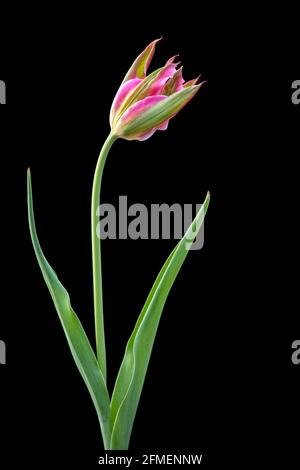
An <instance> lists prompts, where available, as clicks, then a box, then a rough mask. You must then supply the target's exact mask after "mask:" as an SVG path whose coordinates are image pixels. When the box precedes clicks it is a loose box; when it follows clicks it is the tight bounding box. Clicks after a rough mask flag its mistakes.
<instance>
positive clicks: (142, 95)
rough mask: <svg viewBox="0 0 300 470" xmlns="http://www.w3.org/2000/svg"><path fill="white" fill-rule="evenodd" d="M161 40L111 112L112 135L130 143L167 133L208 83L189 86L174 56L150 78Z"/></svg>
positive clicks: (137, 66)
mask: <svg viewBox="0 0 300 470" xmlns="http://www.w3.org/2000/svg"><path fill="white" fill-rule="evenodd" d="M158 41H159V39H157V40H155V41H153V42H151V44H149V46H147V47H146V49H145V50H144V51H143V52H142V53H141V54H140V55H139V56H138V57H137V59H136V60H135V61H134V63H133V65H132V66H131V68H130V69H129V71H128V73H127V74H126V76H125V78H124V80H123V82H122V84H121V87H120V89H119V91H118V92H117V94H116V97H115V99H114V101H113V104H112V107H111V112H110V125H111V130H112V134H114V135H116V136H117V137H122V138H123V139H126V140H146V139H149V137H151V136H152V135H153V134H154V132H155V131H157V130H166V129H167V127H168V124H169V120H170V119H171V118H172V117H174V116H175V115H176V114H177V113H178V112H179V111H180V110H181V109H182V108H183V107H184V106H185V105H186V104H187V103H188V102H189V101H190V100H191V99H192V98H193V96H194V95H195V94H196V93H197V91H198V90H199V89H200V88H201V86H202V85H203V83H204V82H202V83H199V84H198V85H197V81H198V78H199V77H198V78H196V79H194V80H190V81H188V82H186V83H185V81H184V80H183V77H182V67H181V68H179V69H177V66H178V65H179V62H175V60H176V57H177V56H174V57H172V58H171V59H169V60H168V62H167V63H166V65H165V66H164V67H161V68H160V69H157V70H155V71H154V72H152V73H151V74H150V75H148V76H147V70H148V67H149V65H150V63H151V60H152V57H153V55H154V52H155V46H156V43H157V42H158Z"/></svg>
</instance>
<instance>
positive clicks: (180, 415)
mask: <svg viewBox="0 0 300 470" xmlns="http://www.w3.org/2000/svg"><path fill="white" fill-rule="evenodd" d="M80 15H81V12H80V11H76V12H73V13H72V15H71V14H70V18H69V21H68V22H67V26H66V22H64V21H60V20H59V19H56V22H55V23H54V24H51V25H48V26H46V23H45V22H44V21H42V22H40V23H39V25H35V28H34V33H33V32H32V31H31V32H30V31H26V33H24V35H20V37H19V40H18V41H17V42H14V41H11V37H10V36H8V38H7V44H10V49H9V51H8V53H7V57H3V61H2V64H4V66H3V69H2V67H1V76H0V78H1V79H2V80H5V81H6V84H7V106H6V107H4V108H3V107H2V108H1V147H0V150H1V157H2V158H1V161H2V178H1V179H2V181H1V196H2V198H1V210H2V216H1V219H2V225H1V228H2V230H1V232H2V236H3V242H2V245H1V247H2V274H3V283H2V289H3V293H2V300H3V304H2V308H1V315H0V333H1V334H0V338H1V339H3V340H5V342H6V343H7V362H8V363H7V365H6V366H1V370H0V380H1V403H0V412H1V454H0V462H1V468H10V466H11V465H12V463H13V462H18V461H19V460H20V459H22V461H23V462H29V463H30V464H31V465H33V466H35V465H40V464H41V463H50V464H53V465H54V464H58V463H60V464H63V465H64V464H66V465H68V466H70V467H71V466H72V465H75V464H79V465H80V464H82V465H83V464H84V466H85V468H95V467H96V464H97V457H98V456H99V455H100V454H101V452H102V444H101V442H100V434H99V430H98V423H97V419H96V415H95V412H94V409H93V406H92V404H91V402H90V398H89V396H88V393H87V391H86V389H85V386H84V384H83V383H82V380H81V378H80V376H79V374H78V372H77V370H76V368H75V366H74V364H73V361H72V358H71V356H70V353H69V351H68V347H67V344H66V341H65V338H64V336H63V333H62V331H61V327H60V325H59V322H58V318H57V315H56V313H55V311H54V308H53V305H52V303H51V299H50V296H49V294H48V292H47V290H46V287H45V286H44V282H43V280H42V277H41V274H40V272H39V269H38V266H37V263H36V260H35V258H34V254H33V250H32V247H31V244H30V239H29V234H28V229H27V219H26V169H27V167H28V166H30V167H31V169H32V178H33V192H34V202H35V213H36V222H37V226H38V232H39V236H40V241H41V244H42V246H43V248H44V251H45V253H46V255H47V258H48V260H49V261H50V263H51V264H52V266H53V267H54V269H55V270H56V272H57V273H58V274H59V277H60V279H61V281H62V283H63V284H64V285H65V286H66V288H67V289H68V291H69V292H70V295H71V299H72V304H73V307H74V309H75V311H76V312H77V314H78V315H79V317H80V319H81V320H82V323H83V325H84V327H85V328H86V331H87V333H88V335H89V337H90V338H91V340H92V341H93V314H92V302H91V298H92V290H91V280H92V279H91V261H90V231H89V230H90V229H89V215H90V192H91V184H92V177H93V172H94V167H95V164H96V160H97V156H98V152H99V150H100V148H101V145H102V143H103V141H104V139H105V138H106V136H107V133H108V132H109V126H108V113H109V108H110V104H111V101H112V99H113V96H114V94H115V92H116V90H117V88H118V86H119V83H120V81H121V80H122V78H123V76H124V74H125V72H126V71H127V69H128V68H129V66H130V65H131V63H132V61H133V59H134V58H135V57H136V55H137V54H138V53H139V52H140V51H141V50H142V49H143V48H144V47H145V46H146V45H147V44H148V43H149V42H150V41H152V40H153V39H155V38H157V37H160V36H161V35H162V36H164V40H163V41H162V42H161V44H160V45H159V46H158V48H157V54H156V56H155V59H154V61H153V67H156V66H159V65H160V64H161V63H164V61H165V60H166V59H167V58H168V57H169V56H172V55H174V54H176V53H179V54H180V58H181V60H182V62H183V65H184V77H185V78H186V79H189V78H193V77H195V76H197V75H198V74H199V73H202V75H203V78H204V79H205V80H207V84H206V85H205V87H204V88H203V89H202V90H201V91H200V92H199V94H198V95H197V96H196V98H195V99H194V100H193V101H192V102H191V103H189V105H188V106H187V107H186V108H185V109H184V110H183V111H182V112H181V113H180V114H179V115H178V116H177V117H176V118H175V119H174V120H173V121H172V122H171V124H170V126H169V129H168V131H167V132H163V133H161V132H158V133H156V134H155V135H154V137H152V138H151V139H150V140H148V141H147V142H144V143H140V142H125V141H118V142H117V143H116V144H115V145H114V147H113V149H112V151H111V154H110V156H109V159H108V161H107V164H106V168H105V173H104V180H103V186H102V200H103V202H104V201H105V202H111V203H116V202H117V200H118V196H119V195H127V196H128V201H129V203H134V202H142V203H144V204H148V205H149V204H150V203H159V202H167V203H169V204H171V203H173V202H181V203H194V204H195V203H199V202H202V201H203V200H204V197H205V194H206V191H207V190H210V192H211V205H210V208H209V211H208V214H207V219H206V223H205V246H204V248H203V250H201V251H193V252H191V253H190V254H189V256H188V258H187V260H186V262H185V264H184V266H183V268H182V270H181V272H180V274H179V276H178V278H177V280H176V283H175V285H174V288H173V290H172V292H171V294H170V296H169V299H168V302H167V304H166V307H165V309H164V313H163V316H162V320H161V324H160V327H159V331H158V335H157V338H156V342H155V347H154V350H153V354H152V358H151V363H150V367H149V370H148V374H147V378H146V382H145V386H144V390H143V394H142V398H141V401H140V406H139V410H138V414H137V417H136V421H135V425H134V431H133V434H132V439H131V446H130V450H131V452H141V451H142V450H144V451H147V452H148V451H150V450H151V451H160V452H166V451H168V450H173V451H176V452H177V453H179V452H184V451H189V450H190V451H192V452H194V453H195V452H199V451H201V452H202V453H203V454H204V461H203V465H204V466H206V468H222V467H221V465H222V464H223V465H224V464H225V465H226V466H227V464H228V466H229V467H233V468H235V467H236V468H245V467H247V465H248V464H249V465H250V464H252V463H256V464H257V463H265V464H270V463H271V462H277V463H278V462H281V463H285V464H286V463H287V459H288V460H290V462H293V463H296V462H298V461H299V451H298V439H297V438H298V436H297V434H299V431H298V429H299V418H300V416H299V407H298V401H299V372H300V366H298V367H297V366H294V365H293V364H292V362H291V353H292V351H291V344H292V342H293V341H294V340H295V339H299V323H300V320H299V314H298V305H297V303H296V302H297V296H296V294H297V272H294V270H297V266H298V263H297V259H298V244H297V238H298V237H297V235H298V229H297V218H298V216H297V213H298V210H297V204H296V202H295V201H297V198H298V176H297V171H296V167H297V157H298V154H299V151H298V143H299V137H298V136H299V112H300V106H298V107H297V106H295V105H293V104H292V102H291V84H292V82H293V80H295V79H297V78H299V75H297V72H295V71H293V70H292V69H291V68H290V70H288V71H286V68H285V66H284V62H283V61H281V62H280V63H281V67H280V68H279V66H278V61H279V57H278V54H280V51H279V49H278V48H277V43H275V42H272V41H271V40H270V38H269V37H268V36H267V35H266V37H264V42H262V41H260V40H258V38H256V41H254V40H253V36H251V35H249V36H247V37H246V38H245V37H244V36H243V35H242V32H243V31H242V30H243V24H241V25H240V27H239V28H238V30H237V31H236V33H235V34H233V33H232V31H230V28H228V29H226V28H224V30H220V31H217V30H216V29H214V31H212V30H209V28H208V27H207V26H208V25H207V24H206V20H205V18H202V19H201V20H199V21H198V22H197V21H192V20H191V15H190V12H189V14H188V13H185V14H184V13H183V14H182V17H181V16H180V15H177V19H176V21H168V22H165V21H163V20H162V19H161V20H159V19H158V18H157V17H156V16H155V15H154V16H153V15H152V14H151V15H150V17H149V18H148V19H149V21H148V22H147V21H145V18H143V20H142V21H139V22H138V21H133V20H132V22H131V23H130V22H129V26H128V23H126V18H125V17H124V18H119V19H118V22H117V21H116V19H115V18H113V19H111V20H106V17H104V16H100V17H97V16H94V17H93V14H92V12H89V13H87V12H86V13H85V14H83V16H82V17H81V19H80V21H79V17H80ZM108 21H111V27H109V28H107V25H106V28H105V27H104V26H105V23H106V22H108ZM180 22H181V23H182V24H183V25H184V27H182V28H180V27H179V23H180ZM126 25H127V26H126ZM281 52H282V51H281ZM280 59H284V61H286V62H288V57H287V55H286V54H282V55H280ZM290 64H292V65H294V63H293V61H291V62H290ZM173 246H174V241H155V240H154V241H150V240H149V241H146V240H144V241H130V240H122V241H114V240H111V241H105V242H104V243H103V244H102V247H103V248H102V249H103V272H104V296H105V300H104V302H105V321H106V335H107V352H108V367H109V371H108V375H109V389H110V391H111V390H112V386H113V382H114V378H115V376H116V373H117V370H118V366H119V364H120V362H121V359H122V356H123V352H124V347H125V344H126V341H127V339H128V337H129V335H130V333H131V330H132V328H133V326H134V323H135V320H136V318H137V315H138V314H139V311H140V309H141V307H142V305H143V302H144V301H145V298H146V296H147V293H148V291H149V289H150V288H151V285H152V283H153V281H154V279H155V276H156V274H157V273H158V271H159V269H160V267H161V266H162V264H163V262H164V260H165V258H166V257H167V256H168V254H169V252H170V251H171V249H172V247H173ZM2 462H3V463H2ZM2 465H3V467H2ZM286 468H289V467H288V466H287V467H286Z"/></svg>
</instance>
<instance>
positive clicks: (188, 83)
mask: <svg viewBox="0 0 300 470" xmlns="http://www.w3.org/2000/svg"><path fill="white" fill-rule="evenodd" d="M200 77H201V75H198V77H197V78H194V79H193V80H189V81H188V82H186V83H185V84H184V85H183V88H188V87H190V86H194V85H196V84H197V82H198V80H199V78H200ZM202 83H204V82H202Z"/></svg>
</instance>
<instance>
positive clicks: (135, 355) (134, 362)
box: [110, 193, 210, 450]
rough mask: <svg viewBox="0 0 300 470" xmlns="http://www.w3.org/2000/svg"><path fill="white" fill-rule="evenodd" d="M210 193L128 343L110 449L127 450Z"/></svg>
mask: <svg viewBox="0 0 300 470" xmlns="http://www.w3.org/2000/svg"><path fill="white" fill-rule="evenodd" d="M209 199H210V195H209V193H208V194H207V196H206V199H205V201H204V204H203V205H202V207H201V209H200V210H199V212H198V214H197V216H196V218H195V219H194V221H193V223H192V224H191V226H190V227H189V228H188V230H187V232H186V233H185V235H184V237H183V238H182V239H181V240H180V242H179V243H178V244H177V246H176V247H175V248H174V250H173V251H172V253H171V255H170V256H169V258H168V259H167V261H166V262H165V264H164V266H163V267H162V269H161V271H160V273H159V275H158V277H157V278H156V281H155V283H154V285H153V287H152V289H151V291H150V294H149V296H148V298H147V300H146V303H145V305H144V308H143V310H142V312H141V314H140V316H139V318H138V320H137V323H136V325H135V328H134V330H133V333H132V335H131V337H130V338H129V341H128V343H127V346H126V351H125V355H124V358H123V362H122V364H121V367H120V370H119V374H118V377H117V380H116V384H115V388H114V392H113V396H112V401H111V415H110V426H111V429H112V436H111V444H110V449H114V450H117V449H119V450H126V449H127V448H128V445H129V439H130V435H131V431H132V426H133V422H134V418H135V414H136V411H137V407H138V403H139V399H140V395H141V392H142V388H143V384H144V380H145V376H146V372H147V368H148V364H149V360H150V356H151V351H152V347H153V343H154V340H155V336H156V331H157V328H158V324H159V320H160V317H161V314H162V311H163V308H164V305H165V302H166V300H167V297H168V294H169V292H170V290H171V287H172V285H173V283H174V281H175V279H176V276H177V274H178V272H179V270H180V268H181V266H182V264H183V262H184V260H185V258H186V256H187V253H188V249H189V247H190V245H189V246H188V247H187V244H190V243H191V242H192V241H193V240H194V238H195V237H196V235H197V233H198V232H199V230H200V227H201V225H202V223H203V220H204V217H205V213H206V211H207V208H208V205H209Z"/></svg>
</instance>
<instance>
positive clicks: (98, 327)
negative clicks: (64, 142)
mask: <svg viewBox="0 0 300 470" xmlns="http://www.w3.org/2000/svg"><path fill="white" fill-rule="evenodd" d="M116 139H117V137H116V136H114V135H112V134H109V136H108V137H107V139H106V141H105V142H104V145H103V147H102V150H101V152H100V155H99V158H98V162H97V166H96V170H95V176H94V182H93V191H92V207H91V222H92V259H93V288H94V315H95V331H96V348H97V358H98V362H99V366H100V369H101V371H102V374H103V376H104V379H105V380H106V352H105V334H104V320H103V296H102V272H101V247H100V238H98V236H97V224H98V222H99V217H98V215H97V210H98V207H99V205H100V191H101V181H102V174H103V168H104V165H105V161H106V158H107V155H108V152H109V150H110V148H111V146H112V144H113V143H114V141H115V140H116Z"/></svg>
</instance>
